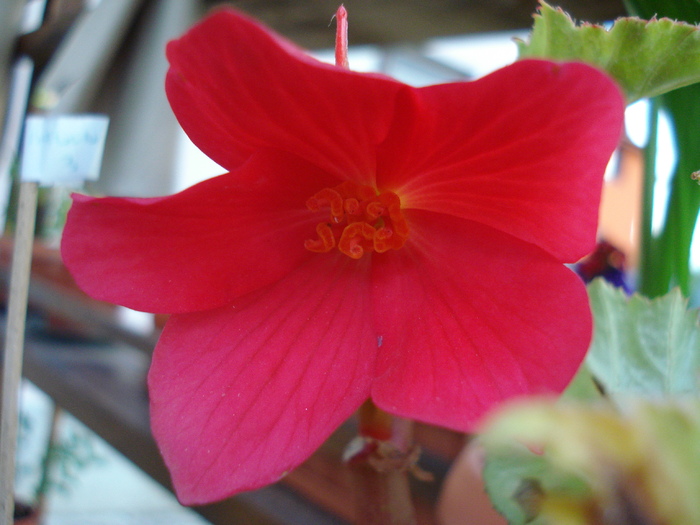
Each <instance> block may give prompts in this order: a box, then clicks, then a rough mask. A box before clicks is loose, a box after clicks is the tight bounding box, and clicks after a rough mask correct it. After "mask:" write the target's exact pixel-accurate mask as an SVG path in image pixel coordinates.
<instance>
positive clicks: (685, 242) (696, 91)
mask: <svg viewBox="0 0 700 525" xmlns="http://www.w3.org/2000/svg"><path fill="white" fill-rule="evenodd" d="M659 98H660V103H661V105H662V106H663V107H664V108H665V109H667V110H668V113H669V116H670V118H671V121H672V124H673V130H674V131H675V139H676V145H677V155H678V163H677V165H676V169H675V171H674V174H673V177H672V180H671V188H670V194H669V201H668V208H667V212H666V218H665V222H664V226H663V229H662V231H661V233H660V234H659V235H658V237H657V238H655V239H654V238H652V236H651V223H650V222H648V221H649V220H650V215H651V202H650V201H649V196H652V197H653V189H651V188H649V186H652V185H653V172H654V165H655V158H656V152H655V141H652V140H650V144H649V145H648V146H647V148H648V150H647V152H646V155H645V162H646V167H645V182H644V183H645V190H644V203H643V212H642V217H643V223H642V250H641V261H642V272H641V280H640V283H639V289H640V291H641V292H642V293H643V294H645V295H647V296H648V297H658V296H660V295H663V294H665V293H666V292H667V291H668V290H669V289H671V288H672V287H674V286H679V287H680V289H681V291H682V292H683V294H684V295H686V296H688V295H690V286H691V282H692V275H691V268H690V256H691V253H690V249H691V244H692V240H693V231H694V228H695V224H696V222H697V217H698V212H699V211H700V188H698V185H697V183H695V182H694V181H693V180H692V179H691V178H690V175H691V173H692V172H693V171H696V170H698V169H699V168H700V86H699V85H697V84H695V85H692V86H688V87H685V88H682V89H678V90H675V91H672V92H670V93H667V94H665V95H663V96H662V97H659Z"/></svg>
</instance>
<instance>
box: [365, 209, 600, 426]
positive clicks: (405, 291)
mask: <svg viewBox="0 0 700 525" xmlns="http://www.w3.org/2000/svg"><path fill="white" fill-rule="evenodd" d="M409 215H410V218H411V225H412V227H413V230H412V232H411V238H410V241H409V242H410V245H409V244H408V243H407V245H406V246H404V248H402V249H401V250H399V251H397V252H392V253H391V254H385V255H387V256H385V257H375V260H374V262H373V272H374V273H373V282H374V283H375V286H376V292H375V293H376V296H375V297H376V299H375V322H376V326H377V333H378V334H380V336H381V341H382V345H381V347H380V353H379V356H378V358H377V372H376V373H377V379H376V380H375V382H374V384H373V390H372V398H373V399H374V401H375V402H376V403H377V405H378V406H380V407H381V408H383V409H384V410H386V411H388V412H391V413H394V414H398V415H401V416H405V417H409V418H413V419H417V420H420V421H426V422H428V423H434V424H438V425H443V426H446V427H450V428H453V429H456V430H460V431H470V430H472V429H473V425H474V424H475V423H476V422H477V419H478V418H479V417H481V416H482V415H483V414H484V413H485V412H486V411H487V410H489V409H490V408H491V407H493V406H494V405H496V404H497V403H499V402H501V401H503V400H505V399H508V398H511V397H513V396H518V395H524V394H536V393H546V392H560V391H561V390H562V389H563V388H564V387H565V386H566V385H567V384H568V382H569V381H570V379H571V378H572V376H573V374H574V373H575V372H576V370H577V368H578V367H579V365H580V364H581V361H582V359H583V357H584V355H585V353H586V350H587V348H588V344H589V342H590V338H591V314H590V310H589V307H588V299H587V296H586V291H585V287H584V285H583V282H582V281H581V280H580V279H579V278H578V277H577V276H576V275H575V274H574V273H573V272H572V271H570V270H569V269H567V268H566V267H565V266H563V265H562V264H560V263H558V262H557V261H556V260H554V259H553V258H552V257H551V256H550V255H549V254H547V253H546V252H544V251H543V250H541V249H539V248H537V247H535V246H533V245H532V244H528V243H525V242H523V241H520V240H518V239H516V238H514V237H511V236H509V235H506V234H504V233H502V232H499V231H497V230H494V229H492V228H489V227H485V226H482V225H479V224H478V223H472V222H470V221H464V220H461V219H455V218H451V217H448V216H444V215H440V214H435V213H432V212H424V211H414V212H411V213H410V214H409ZM388 255H390V256H388Z"/></svg>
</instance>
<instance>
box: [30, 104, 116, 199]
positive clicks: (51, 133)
mask: <svg viewBox="0 0 700 525" xmlns="http://www.w3.org/2000/svg"><path fill="white" fill-rule="evenodd" d="M108 124H109V118H108V117H106V116H104V115H60V116H42V115H30V116H28V117H27V120H26V123H25V127H24V143H23V145H22V163H21V169H20V176H21V180H22V181H23V182H38V183H39V184H41V185H46V186H53V185H56V184H61V185H79V184H81V183H82V182H84V181H86V180H97V178H98V177H99V174H100V166H101V164H102V153H103V151H104V145H105V139H106V137H107V125H108Z"/></svg>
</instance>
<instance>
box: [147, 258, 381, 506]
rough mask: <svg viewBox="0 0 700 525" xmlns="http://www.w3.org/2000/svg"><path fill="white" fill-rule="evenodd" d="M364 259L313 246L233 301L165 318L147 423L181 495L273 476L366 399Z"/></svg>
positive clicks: (372, 349)
mask: <svg viewBox="0 0 700 525" xmlns="http://www.w3.org/2000/svg"><path fill="white" fill-rule="evenodd" d="M368 269H369V265H368V264H367V262H362V261H359V262H358V261H353V260H351V259H349V258H348V257H346V256H344V255H340V254H337V255H335V254H334V255H328V254H324V255H316V256H315V257H313V258H312V259H311V260H310V261H309V262H308V263H307V264H306V265H304V266H303V267H302V268H299V269H298V270H296V271H295V272H293V273H292V274H290V275H289V276H288V277H287V278H285V279H284V280H282V281H280V282H279V283H276V284H275V285H273V286H271V287H269V288H267V289H265V290H261V291H259V292H255V293H253V294H250V295H248V296H246V297H243V298H241V299H240V300H238V301H237V302H236V303H235V304H234V305H233V306H231V307H226V308H221V309H218V310H214V311H210V312H200V313H193V314H183V315H176V316H173V317H172V318H171V320H170V321H168V323H167V325H166V327H165V330H164V332H163V335H162V337H161V339H160V341H159V343H158V346H157V348H156V350H155V353H154V356H153V364H152V366H151V370H150V373H149V391H150V398H151V423H152V429H153V433H154V435H155V437H156V440H157V441H158V444H159V445H160V447H161V451H162V453H163V456H164V458H165V462H166V464H167V465H168V468H169V469H170V472H171V475H172V479H173V484H174V486H175V489H176V491H177V494H178V497H179V499H180V501H181V502H183V503H184V504H188V505H189V504H198V503H206V502H210V501H214V500H218V499H222V498H224V497H227V496H229V495H232V494H234V493H236V492H240V491H243V490H251V489H255V488H257V487H260V486H263V485H267V484H269V483H273V482H275V481H277V480H278V479H279V478H280V477H281V476H283V475H284V474H285V473H286V472H287V471H288V470H290V469H293V468H294V467H296V466H297V465H299V464H300V463H302V462H303V461H304V460H305V459H306V458H307V457H308V456H310V455H311V454H312V452H313V451H314V450H315V449H316V448H317V447H319V446H320V445H321V443H322V442H323V441H324V440H325V439H326V438H327V437H328V436H329V435H330V434H331V432H332V431H333V430H335V429H336V428H337V427H338V425H340V424H341V423H342V422H343V421H345V419H347V418H348V417H349V416H350V415H351V414H352V413H353V412H354V411H355V410H356V409H357V407H358V406H359V405H360V404H361V403H362V402H363V401H364V400H365V399H367V397H368V396H369V386H370V381H371V375H372V370H373V368H374V359H375V355H376V348H377V340H376V338H375V336H374V332H373V331H372V329H371V304H370V291H369V282H370V280H369V275H368Z"/></svg>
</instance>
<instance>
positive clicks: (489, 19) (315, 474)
mask: <svg viewBox="0 0 700 525" xmlns="http://www.w3.org/2000/svg"><path fill="white" fill-rule="evenodd" d="M221 4H223V2H218V1H216V2H215V1H211V0H206V1H205V0H26V1H25V0H2V2H0V115H2V116H3V120H2V123H1V124H0V125H1V126H2V127H0V130H1V131H2V140H1V141H0V220H2V221H3V222H4V223H5V225H6V229H7V231H8V234H7V235H5V237H4V238H3V244H2V245H1V246H0V263H1V265H2V268H0V270H1V272H2V276H3V278H4V280H5V281H6V279H7V275H8V269H9V246H10V239H11V231H12V221H13V217H14V200H15V197H14V193H15V192H14V191H13V187H14V186H13V180H14V179H15V178H16V173H17V165H18V160H17V156H16V152H17V151H19V147H20V139H19V137H20V136H21V123H22V122H23V115H24V113H25V111H26V112H27V113H37V114H46V115H52V114H55V115H63V114H78V113H99V114H105V115H108V116H109V118H110V126H109V132H108V135H107V142H106V146H105V151H104V158H103V162H102V170H101V176H100V179H99V180H98V181H96V182H94V183H89V185H88V186H87V187H85V188H53V189H42V193H41V196H40V209H39V214H38V226H37V245H36V247H35V253H34V263H33V268H32V272H33V273H32V285H31V288H30V308H31V310H30V322H29V332H28V334H29V335H28V341H27V346H26V354H27V356H26V359H25V365H24V366H25V369H24V371H25V376H26V378H27V381H26V384H25V385H24V387H23V393H22V418H23V419H22V425H21V435H20V447H19V454H20V456H19V459H18V465H19V466H20V468H18V476H17V478H18V479H17V491H18V494H17V495H18V498H20V499H23V500H25V501H27V502H28V503H36V502H37V497H38V496H41V497H39V498H38V501H39V502H43V507H44V508H43V519H44V521H43V522H44V523H46V524H49V525H59V524H83V523H85V524H113V523H114V524H116V523H120V524H126V523H156V524H157V523H166V522H168V523H171V524H180V523H182V524H190V523H192V524H197V523H207V522H212V523H345V522H347V521H348V520H350V519H351V518H352V515H353V509H352V506H351V504H350V503H349V501H348V496H347V494H348V490H349V489H348V486H347V480H345V479H344V478H343V476H342V475H340V474H339V473H338V469H337V468H335V466H334V465H335V462H336V461H338V460H339V459H338V458H339V456H340V453H341V452H342V448H343V446H344V444H345V443H346V442H347V441H348V440H349V438H350V437H351V436H352V428H341V429H340V430H339V431H338V433H337V435H336V436H334V438H333V439H331V441H330V442H329V443H328V444H327V445H326V446H325V447H324V448H323V449H322V450H320V451H319V452H318V453H317V454H316V455H315V456H314V457H313V458H312V459H311V460H310V461H309V462H308V464H305V465H304V466H303V467H301V468H300V469H298V471H296V472H295V473H293V474H291V475H290V476H288V477H287V478H285V480H284V481H283V482H281V483H279V484H277V485H275V486H273V487H270V488H267V489H264V490H261V491H257V492H255V493H250V494H246V495H243V496H240V497H237V498H234V499H232V500H230V501H227V502H223V503H221V504H216V505H210V506H206V507H202V508H198V509H195V510H190V509H183V508H182V507H180V506H179V504H178V503H177V502H176V500H175V499H174V497H173V496H172V494H171V493H170V492H169V489H170V485H169V480H168V475H167V472H166V471H165V469H164V466H163V465H162V463H161V460H160V458H159V456H158V453H157V450H156V448H155V445H154V443H153V441H152V439H151V437H150V433H149V430H148V414H147V398H146V392H145V383H144V377H145V372H146V370H147V366H148V359H149V353H150V351H151V350H152V348H153V345H154V342H155V340H156V339H157V334H158V329H159V327H161V326H162V322H163V320H162V319H154V318H153V316H150V315H145V314H139V313H137V312H131V311H127V310H125V309H123V308H114V307H112V306H110V305H105V304H100V303H97V302H94V301H91V300H89V299H87V298H86V297H84V296H82V294H81V293H80V292H79V291H77V290H76V289H75V287H74V286H73V285H72V281H71V279H70V277H69V276H68V275H67V274H66V273H65V270H64V269H63V267H62V265H61V262H60V258H59V256H58V253H57V243H58V240H59V239H60V232H61V226H62V223H63V219H64V216H65V211H66V210H67V207H68V195H69V193H70V191H72V190H75V189H81V190H82V191H87V192H90V193H92V194H110V195H125V196H141V197H147V196H156V195H163V194H169V193H173V192H175V191H178V190H181V189H183V188H185V187H187V186H189V185H191V184H193V183H195V182H197V181H199V180H202V179H205V178H207V177H211V176H214V175H217V174H220V173H222V171H223V170H221V168H219V167H218V166H216V165H215V164H214V163H212V162H211V161H209V160H208V159H207V158H206V157H204V156H203V155H202V154H201V153H200V152H199V151H198V150H197V148H196V147H194V146H193V145H192V144H191V143H190V142H189V140H188V139H187V138H186V136H185V135H184V133H183V132H182V131H181V130H180V128H179V126H178V125H177V123H176V121H175V119H174V117H173V115H172V113H171V111H170V108H169V106H168V103H167V100H166V98H165V93H164V89H163V79H164V76H165V72H166V70H167V62H166V60H165V55H164V47H165V44H166V42H167V41H168V40H170V39H172V38H175V37H177V36H179V35H181V34H182V33H183V32H184V31H185V30H186V29H187V28H188V27H189V26H190V25H191V24H192V23H194V22H195V21H197V20H198V19H200V18H201V17H202V16H203V15H204V14H205V13H206V12H207V11H208V10H210V9H212V8H214V7H216V6H218V5H221ZM553 4H554V5H558V6H560V7H562V8H563V9H564V10H566V11H567V12H568V13H570V14H571V15H572V16H573V17H574V18H575V19H577V20H585V21H588V22H596V23H606V22H610V21H612V20H613V19H614V18H616V17H618V16H622V15H624V14H625V10H624V6H623V4H622V2H621V1H620V0H577V1H575V0H570V1H563V0H562V1H559V2H553ZM226 5H230V6H233V7H235V8H237V9H240V10H242V11H244V12H246V13H248V14H250V15H252V16H254V17H256V18H259V19H260V20H262V21H263V22H265V23H266V24H268V25H269V26H270V27H272V28H273V29H275V30H276V31H278V32H280V33H281V34H283V35H285V36H286V37H287V38H289V39H290V40H292V41H294V42H296V43H297V44H298V45H300V46H302V47H304V48H306V49H308V50H310V53H312V54H313V55H314V56H316V57H317V58H319V59H320V60H325V61H332V60H333V52H332V46H333V42H334V31H335V26H334V24H333V23H332V16H333V14H334V13H335V11H336V9H337V7H338V3H337V1H330V0H241V1H233V2H227V3H226ZM345 7H346V8H347V10H348V12H349V23H350V45H351V48H350V54H349V58H350V66H351V68H353V69H355V70H359V71H380V72H383V73H386V74H388V75H391V76H394V77H396V78H398V79H399V80H402V81H404V82H406V83H409V84H412V85H416V86H420V85H427V84H435V83H441V82H451V81H459V80H470V79H474V78H478V77H480V76H482V75H484V74H486V73H488V72H490V71H492V70H494V69H497V68H498V67H501V66H503V65H506V64H508V63H510V62H512V61H514V60H515V59H516V55H517V52H516V46H515V44H514V38H521V39H525V38H527V33H528V29H529V28H530V27H531V25H532V20H533V19H532V16H533V13H534V12H535V10H536V8H537V2H536V1H535V0H492V1H489V2H482V1H477V0H431V1H430V2H427V1H419V0H403V1H391V0H346V1H345ZM647 118H648V104H647V102H646V101H642V102H640V103H637V104H635V105H633V106H631V107H630V108H629V109H628V115H627V119H628V126H627V130H628V133H627V136H626V137H625V139H624V140H623V142H622V144H621V146H620V149H619V151H618V152H617V153H616V155H615V157H614V158H613V160H612V161H611V164H610V166H609V170H608V174H607V175H606V180H607V183H606V189H605V193H604V197H603V205H602V209H601V230H600V237H601V239H604V240H606V241H608V242H609V243H610V244H611V245H612V246H614V248H615V250H616V252H615V253H617V254H619V255H618V256H616V257H617V259H614V260H613V259H611V260H613V262H614V261H618V262H619V260H620V259H619V256H622V257H623V258H624V260H625V270H626V271H627V272H628V274H629V278H630V280H631V281H632V282H633V281H634V275H635V268H636V266H637V262H638V255H639V242H640V240H639V221H640V207H641V204H640V203H641V200H642V173H643V153H642V151H641V149H640V148H641V147H642V146H644V145H645V143H646V141H647V140H648V132H647V131H646V121H647ZM658 148H659V155H658V158H657V167H658V169H657V181H656V186H657V191H656V192H655V198H656V201H655V204H654V220H655V221H656V224H657V228H661V227H662V225H663V220H664V215H665V214H664V206H665V202H666V200H667V199H668V184H669V183H668V180H669V177H670V175H671V173H672V171H673V166H674V162H675V160H674V159H675V150H674V143H673V139H672V134H671V132H670V131H669V124H668V122H667V119H666V118H665V117H664V116H663V115H662V117H661V125H660V131H659V136H658ZM696 230H698V228H696ZM697 237H698V234H697V231H696V235H695V238H696V239H697ZM694 246H695V248H694V249H693V250H692V253H693V254H695V257H696V259H695V260H694V262H693V265H694V266H693V268H694V271H695V274H696V275H697V273H698V271H699V270H698V268H699V267H700V254H699V253H697V252H700V249H699V248H698V246H700V242H698V241H695V245H694ZM608 255H609V254H608ZM608 255H606V257H607V256H608ZM3 289H4V290H6V286H4V288H3ZM695 290H697V287H695ZM695 300H696V301H697V298H696V299H695ZM59 407H60V409H59ZM70 414H72V415H70ZM350 425H351V423H350ZM418 439H419V440H420V441H421V443H422V444H423V447H424V449H425V453H424V455H423V460H422V466H423V467H424V468H425V469H426V470H429V471H431V472H433V473H435V474H436V481H434V482H433V483H430V484H425V483H417V486H416V487H415V493H416V498H417V506H418V510H419V514H420V519H421V523H437V519H436V518H435V517H434V515H435V507H436V505H438V500H439V497H440V489H441V484H442V483H443V481H444V479H445V478H446V476H447V475H448V470H449V467H450V465H451V464H452V462H453V461H454V460H455V458H456V457H458V455H459V454H460V451H461V450H462V448H463V446H464V444H465V437H464V436H461V435H458V434H456V433H451V432H447V431H444V430H440V429H435V428H430V427H427V426H426V427H419V429H418ZM47 451H48V454H47ZM56 451H59V452H58V453H57V452H56ZM47 457H49V458H50V461H48V462H47V461H45V459H46V458H47ZM47 463H48V473H47V468H46V467H47ZM465 501H466V500H465ZM472 506H473V507H474V508H476V507H477V506H478V504H477V503H474V504H473V505H472ZM465 519H466V518H465ZM236 520H238V521H236ZM479 520H481V521H479ZM486 520H487V518H474V521H471V522H472V523H488V522H487V521H486ZM465 522H466V523H469V522H470V521H465ZM494 523H495V522H494Z"/></svg>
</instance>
